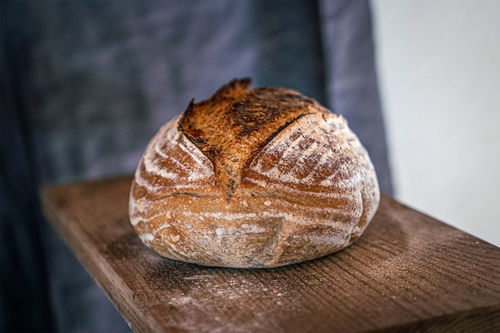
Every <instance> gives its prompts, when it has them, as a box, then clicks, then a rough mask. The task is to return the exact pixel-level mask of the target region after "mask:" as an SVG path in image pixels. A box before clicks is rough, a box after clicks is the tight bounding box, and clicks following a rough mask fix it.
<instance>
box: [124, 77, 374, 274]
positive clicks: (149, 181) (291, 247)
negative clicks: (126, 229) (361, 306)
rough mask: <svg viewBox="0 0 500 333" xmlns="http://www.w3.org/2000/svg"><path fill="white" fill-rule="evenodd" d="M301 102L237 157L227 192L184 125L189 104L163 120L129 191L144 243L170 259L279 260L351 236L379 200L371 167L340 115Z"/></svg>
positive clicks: (330, 247) (337, 245)
mask: <svg viewBox="0 0 500 333" xmlns="http://www.w3.org/2000/svg"><path fill="white" fill-rule="evenodd" d="M228 86H229V88H228ZM247 86H248V84H243V85H241V84H239V85H238V84H234V81H233V82H232V83H229V84H228V85H226V86H225V88H224V87H223V88H221V89H223V90H224V89H226V92H225V94H227V92H228V90H229V92H230V91H231V89H240V90H241V91H240V93H242V94H240V95H239V94H235V96H236V99H237V98H239V97H241V96H247V94H246V93H245V89H247V90H250V89H248V88H247ZM231 87H233V88H231ZM235 87H236V88H235ZM273 89H278V90H274V92H276V93H277V95H280V94H281V95H282V96H284V95H289V94H290V90H288V89H283V90H281V91H280V90H279V89H281V88H273ZM219 91H220V90H219ZM294 94H295V96H299V97H293V99H298V98H302V99H306V97H303V96H302V95H298V94H297V93H296V92H294ZM214 96H217V93H216V94H215V95H214ZM219 97H220V95H219ZM278 97H279V96H278ZM213 99H214V97H212V99H209V100H207V101H212V102H213ZM216 99H217V97H216ZM207 101H203V102H200V103H199V104H201V106H203V105H206V104H207ZM217 103H220V100H218V101H217ZM234 103H235V102H234V101H231V103H228V107H232V105H233V104H234ZM294 103H295V102H294ZM190 107H193V103H192V104H191V105H190ZM262 107H263V108H265V105H263V106H262ZM300 107H302V108H303V110H299V111H300V112H298V113H297V114H293V115H292V116H293V117H290V115H285V116H284V117H282V118H280V117H277V118H275V119H274V121H275V122H276V123H275V124H273V126H270V127H266V128H264V130H262V131H261V132H265V135H262V136H260V137H258V140H260V142H259V144H254V145H253V146H252V147H253V148H252V150H251V151H248V152H244V153H243V154H241V156H239V157H240V159H238V163H239V164H237V166H238V167H239V168H233V169H230V171H231V172H233V171H235V170H236V171H235V172H237V186H236V187H235V188H234V189H233V190H232V193H231V195H230V196H229V200H228V195H227V186H228V184H227V183H226V184H225V185H223V186H221V182H220V179H224V178H221V174H219V176H217V174H216V173H217V163H218V162H217V161H216V162H214V156H211V155H210V153H206V150H207V149H212V148H210V147H209V148H207V147H206V145H207V142H208V144H210V140H206V139H203V140H204V141H205V142H202V144H203V145H205V147H201V148H200V146H199V144H198V145H197V143H198V142H196V138H194V139H195V140H194V141H193V135H192V133H193V132H191V133H188V135H186V133H184V132H182V130H183V128H184V127H183V126H182V124H183V121H185V119H186V114H188V115H189V112H187V113H185V114H184V115H180V116H177V117H176V118H174V119H173V120H171V121H170V122H168V123H167V124H166V125H164V126H163V127H162V128H161V129H160V131H159V132H158V133H157V134H156V135H155V136H154V138H153V139H152V140H151V142H150V143H149V145H148V147H147V148H146V151H145V154H144V156H143V158H142V159H141V162H140V164H139V167H138V169H137V171H136V174H135V178H134V182H133V184H132V189H131V195H130V202H129V209H130V211H129V213H130V218H131V223H132V225H133V226H134V228H135V229H136V231H137V233H138V234H139V236H140V237H141V239H142V241H143V242H144V243H145V244H146V245H147V246H149V247H151V248H152V249H154V250H155V251H157V252H158V253H160V254H161V255H163V256H165V257H168V258H172V259H177V260H183V261H187V262H193V263H198V264H202V265H211V266H230V267H275V266H282V265H286V264H291V263H295V262H300V261H305V260H310V259H314V258H318V257H321V256H324V255H327V254H329V253H333V252H335V251H338V250H340V249H342V248H344V247H346V246H348V245H349V244H351V243H352V242H353V241H354V240H355V239H356V238H358V237H359V236H360V235H361V233H362V232H363V231H364V229H365V228H366V226H367V225H368V223H369V222H370V220H371V219H372V217H373V215H374V213H375V211H376V209H377V207H378V202H379V190H378V184H377V179H376V175H375V171H374V168H373V165H372V163H371V161H370V158H369V157H368V154H367V153H366V150H365V149H364V148H363V146H362V145H361V143H360V142H359V140H358V139H357V137H356V135H355V134H354V133H353V132H352V131H351V130H350V129H349V127H348V126H347V122H346V121H345V119H344V118H343V117H342V116H340V115H337V114H333V113H330V112H328V111H325V110H326V109H324V108H323V107H321V106H320V105H319V104H318V103H317V102H313V103H311V102H310V101H308V102H305V103H302V104H300V105H299V108H300ZM188 110H189V108H188ZM199 112H201V111H199ZM229 112H230V111H229ZM299 114H300V116H298V115H299ZM264 116H265V114H264ZM289 118H292V121H290V119H289ZM284 124H286V126H283V125H284ZM264 126H269V125H266V124H265V125H264ZM202 129H203V128H202ZM261 129H262V128H261ZM276 129H278V130H276ZM240 130H242V129H241V128H238V131H235V133H237V134H238V135H239V133H241V131H240ZM243 130H244V129H243ZM221 131H227V129H226V128H224V127H222V128H221ZM258 131H259V128H257V132H256V133H257V134H259V132H258ZM266 131H267V132H266ZM201 132H203V131H201ZM201 132H200V133H201ZM194 133H195V134H200V133H198V132H196V131H195V132H194ZM270 133H271V134H272V137H271V138H270V139H269V140H267V139H268V138H269V134H270ZM190 134H191V135H190ZM214 137H216V136H214ZM234 137H236V138H240V137H238V136H236V135H235V136H234ZM242 137H243V136H242ZM244 139H245V138H244V137H243V139H241V140H244ZM198 140H199V139H198ZM266 140H267V141H266ZM264 141H266V142H265V144H261V143H262V142H264ZM213 142H216V141H213ZM213 142H212V143H213ZM243 144H244V143H243ZM216 146H217V147H219V148H220V145H216ZM222 148H224V147H222ZM204 150H205V151H204ZM219 153H220V152H219ZM226 157H227V156H226ZM229 157H231V156H229ZM219 167H220V165H219ZM228 175H230V174H229V173H228ZM222 176H225V175H222ZM226 176H227V175H226Z"/></svg>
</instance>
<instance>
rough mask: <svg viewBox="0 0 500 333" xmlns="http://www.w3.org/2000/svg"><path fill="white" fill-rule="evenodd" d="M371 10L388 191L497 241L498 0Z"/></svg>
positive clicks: (380, 1)
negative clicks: (389, 166) (389, 177)
mask: <svg viewBox="0 0 500 333" xmlns="http://www.w3.org/2000/svg"><path fill="white" fill-rule="evenodd" d="M372 10H373V19H374V27H375V41H376V47H377V67H378V74H379V82H380V88H381V94H382V101H383V106H384V112H385V117H386V125H387V129H388V142H389V148H390V150H391V163H392V167H393V175H394V180H395V184H396V191H397V194H396V197H397V198H398V199H399V200H400V201H402V202H404V203H406V204H408V205H410V206H412V207H414V208H416V209H418V210H421V211H423V212H425V213H428V214H429V215H431V216H434V217H437V218H438V219H441V220H442V221H444V222H447V223H449V224H451V225H453V226H455V227H457V228H459V229H462V230H464V231H467V232H469V233H471V234H473V235H475V236H477V237H479V238H481V239H484V240H486V241H488V242H490V243H493V244H495V245H497V246H500V1H498V0H496V1H495V0H489V1H487V0H481V1H465V0H458V1H457V0H438V1H436V0H434V1H430V0H425V1H416V0H412V1H408V0H405V1H400V0H375V1H373V2H372Z"/></svg>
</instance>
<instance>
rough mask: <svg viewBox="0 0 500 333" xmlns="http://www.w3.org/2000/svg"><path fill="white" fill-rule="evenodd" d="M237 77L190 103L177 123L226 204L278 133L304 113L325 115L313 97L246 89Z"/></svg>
mask: <svg viewBox="0 0 500 333" xmlns="http://www.w3.org/2000/svg"><path fill="white" fill-rule="evenodd" d="M250 83H251V80H250V79H236V80H233V81H231V82H229V83H228V84H226V85H224V86H223V87H222V88H220V89H219V90H218V91H217V92H216V93H215V94H214V95H213V96H212V97H211V98H210V99H207V100H204V101H201V102H199V103H194V102H193V101H192V102H191V103H190V104H189V106H188V109H187V110H186V111H185V112H184V114H183V116H182V118H181V119H180V121H179V123H178V130H179V132H181V133H183V134H184V135H185V136H186V137H187V138H188V139H189V140H190V141H191V142H192V143H193V144H194V145H195V146H197V147H198V148H199V149H200V150H201V151H202V152H203V154H204V155H205V156H207V157H208V158H209V159H210V161H211V162H212V163H213V166H214V173H215V178H216V182H217V185H218V187H219V188H220V190H221V191H222V192H223V193H224V196H225V199H226V202H227V203H229V202H230V201H231V198H232V196H233V194H234V193H235V191H236V189H237V188H238V186H239V183H240V179H241V175H242V171H243V169H244V168H245V167H248V165H249V164H250V163H251V161H252V159H253V158H254V157H255V156H256V155H257V154H258V153H259V151H260V150H261V149H262V148H263V147H265V146H266V144H267V143H269V142H270V141H271V140H272V139H273V138H274V137H275V136H276V135H277V134H278V133H280V132H281V131H283V130H284V129H285V128H286V127H288V126H289V125H290V124H292V123H293V122H295V121H297V120H298V119H300V118H301V117H303V116H305V115H308V114H321V113H329V111H328V110H327V109H325V108H324V107H322V106H321V105H320V104H319V103H317V102H316V101H315V100H313V99H312V98H308V97H305V96H303V95H301V94H300V93H298V92H296V91H294V90H290V89H284V88H274V87H263V88H255V89H250V88H249V85H250Z"/></svg>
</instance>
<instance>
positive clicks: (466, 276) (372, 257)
mask: <svg viewBox="0 0 500 333" xmlns="http://www.w3.org/2000/svg"><path fill="white" fill-rule="evenodd" d="M131 181H132V178H131V177H124V178H119V179H112V180H102V181H95V182H87V183H78V184H69V185H60V186H54V187H50V188H46V189H45V190H44V192H43V201H44V208H45V211H46V213H47V215H48V217H49V219H50V220H51V221H52V222H53V225H54V227H55V228H56V229H57V230H58V232H59V233H60V235H61V236H62V238H64V240H65V241H66V242H67V244H68V245H69V246H70V247H71V248H72V250H73V251H74V253H75V255H76V256H77V257H78V258H79V260H80V261H81V262H82V264H83V265H84V266H85V268H86V269H87V270H88V271H89V273H90V274H91V275H92V276H93V277H94V278H95V280H96V281H97V282H98V284H99V285H100V286H101V288H102V289H103V290H104V291H105V292H106V294H107V295H108V296H109V298H110V299H111V300H112V301H113V303H114V304H115V306H116V307H117V309H118V310H119V311H120V312H121V313H122V315H123V316H124V318H125V319H126V320H127V321H128V322H129V323H130V325H131V327H132V328H133V329H134V331H137V332H368V331H370V332H371V331H390V332H421V331H426V332H427V331H432V332H450V331H451V332H500V249H499V248H497V247H495V246H493V245H490V244H488V243H485V242H483V241H481V240H479V239H477V238H475V237H473V236H471V235H468V234H466V233H464V232H462V231H460V230H457V229H454V228H452V227H450V226H448V225H446V224H444V223H442V222H439V221H437V220H435V219H433V218H431V217H428V216H426V215H423V214H421V213H419V212H416V211H415V210H413V209H411V208H408V207H406V206H403V205H401V204H399V203H397V202H396V201H394V200H393V199H391V198H389V197H383V198H382V201H381V204H380V208H379V210H378V212H377V214H376V216H375V219H374V221H373V222H372V224H371V225H370V226H369V227H368V229H367V230H366V232H365V234H364V235H363V236H362V237H361V238H360V239H359V240H358V241H357V242H356V243H354V244H353V245H352V246H350V247H348V248H347V249H345V250H343V251H341V252H338V253H336V254H333V255H330V256H327V257H324V258H322V259H318V260H315V261H312V262H306V263H302V264H296V265H292V266H287V267H282V268H275V269H227V268H207V267H201V266H197V265H193V264H186V263H182V262H177V261H173V260H169V259H164V258H162V257H160V256H158V255H157V254H155V253H154V252H152V251H151V250H148V249H147V248H146V247H145V246H143V245H142V243H141V242H140V240H139V238H138V237H137V236H136V234H135V233H134V231H133V229H132V227H131V225H130V223H129V219H128V213H127V211H128V194H129V188H130V184H131Z"/></svg>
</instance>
